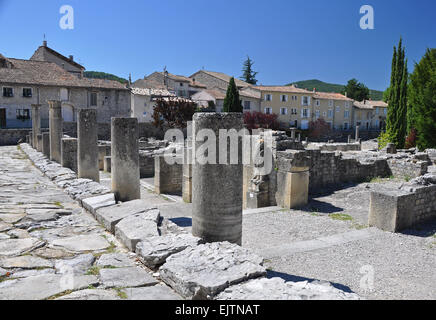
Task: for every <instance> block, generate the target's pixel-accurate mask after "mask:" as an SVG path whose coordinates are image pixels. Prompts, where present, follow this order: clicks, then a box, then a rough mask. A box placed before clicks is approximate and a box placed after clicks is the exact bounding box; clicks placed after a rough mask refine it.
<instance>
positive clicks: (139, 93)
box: [130, 83, 176, 122]
mask: <svg viewBox="0 0 436 320" xmlns="http://www.w3.org/2000/svg"><path fill="white" fill-rule="evenodd" d="M149 84H150V83H149ZM151 84H153V83H151ZM168 97H176V96H175V94H173V93H171V92H169V91H168V90H167V89H164V88H151V87H149V88H140V87H132V90H131V114H130V116H131V117H135V118H137V119H138V122H152V121H153V109H154V107H155V105H156V99H158V98H168Z"/></svg>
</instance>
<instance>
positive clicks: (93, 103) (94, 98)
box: [91, 92, 97, 106]
mask: <svg viewBox="0 0 436 320" xmlns="http://www.w3.org/2000/svg"><path fill="white" fill-rule="evenodd" d="M96 105H97V92H91V106H96Z"/></svg>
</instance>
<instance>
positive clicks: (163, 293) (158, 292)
mask: <svg viewBox="0 0 436 320" xmlns="http://www.w3.org/2000/svg"><path fill="white" fill-rule="evenodd" d="M123 291H124V292H125V293H126V294H127V298H128V299H129V300H182V297H180V296H179V295H178V294H177V293H175V292H174V291H173V290H171V289H170V288H169V287H167V286H163V285H159V284H158V285H155V286H152V287H143V288H126V289H123Z"/></svg>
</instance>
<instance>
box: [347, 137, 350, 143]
mask: <svg viewBox="0 0 436 320" xmlns="http://www.w3.org/2000/svg"><path fill="white" fill-rule="evenodd" d="M347 142H348V143H351V135H348V141H347Z"/></svg>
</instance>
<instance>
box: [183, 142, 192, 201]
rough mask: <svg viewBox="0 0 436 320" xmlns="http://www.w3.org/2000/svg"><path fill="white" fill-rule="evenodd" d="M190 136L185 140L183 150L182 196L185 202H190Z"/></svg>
mask: <svg viewBox="0 0 436 320" xmlns="http://www.w3.org/2000/svg"><path fill="white" fill-rule="evenodd" d="M191 138H192V137H188V139H187V140H186V146H185V149H184V152H183V178H182V198H183V201H185V202H187V203H191V202H192V139H191Z"/></svg>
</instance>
